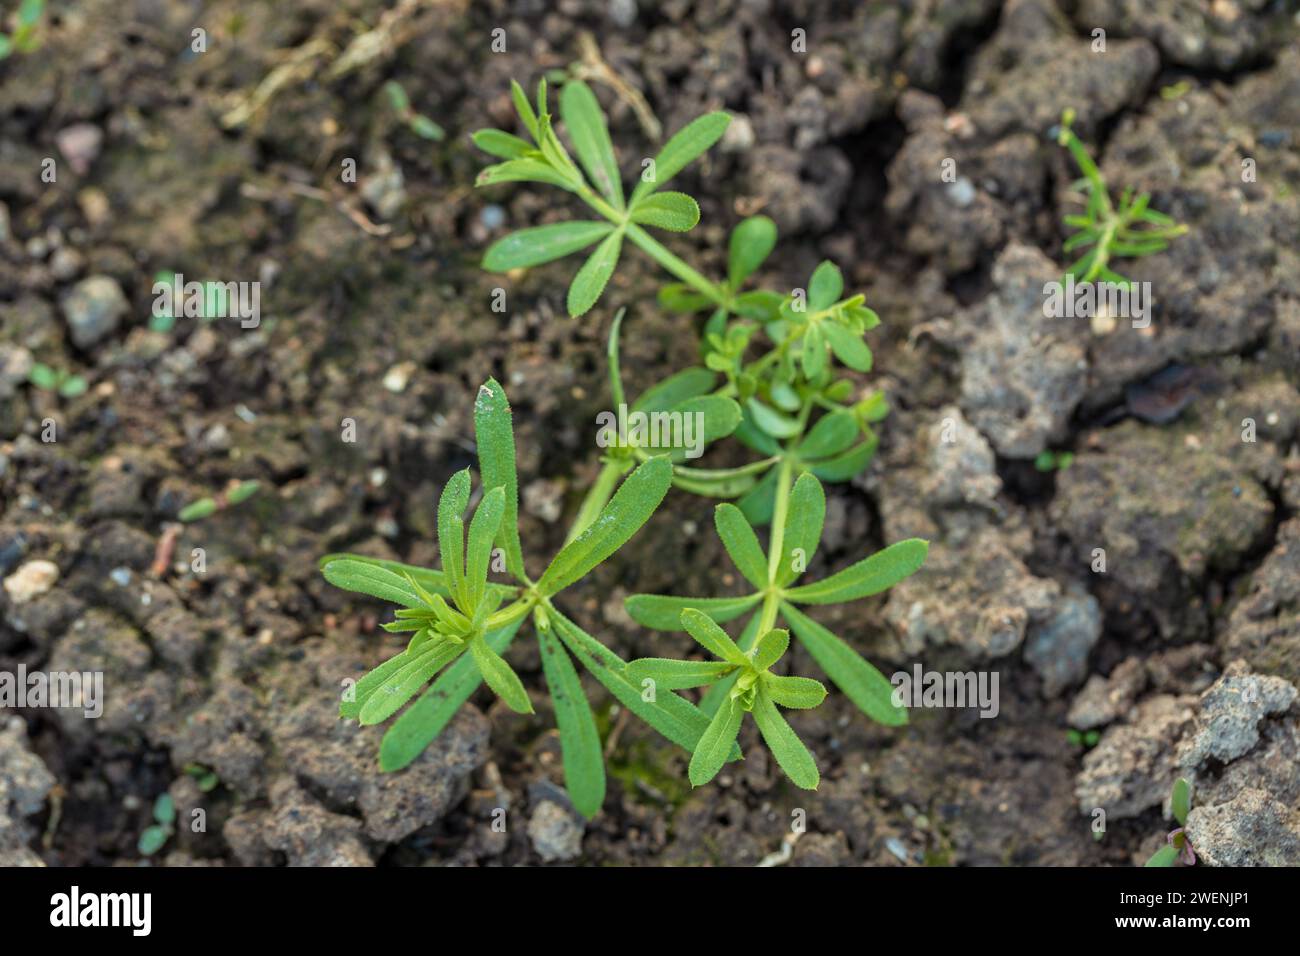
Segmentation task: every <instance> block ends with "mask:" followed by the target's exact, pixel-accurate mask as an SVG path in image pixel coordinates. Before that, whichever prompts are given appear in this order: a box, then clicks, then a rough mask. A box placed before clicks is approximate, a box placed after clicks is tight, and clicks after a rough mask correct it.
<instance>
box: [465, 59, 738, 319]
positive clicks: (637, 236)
mask: <svg viewBox="0 0 1300 956" xmlns="http://www.w3.org/2000/svg"><path fill="white" fill-rule="evenodd" d="M511 96H512V99H513V100H514V104H515V111H516V112H517V113H518V114H519V119H520V122H521V123H522V124H523V127H524V131H525V132H526V133H527V134H528V136H529V138H530V140H531V142H530V141H529V140H526V139H523V138H521V137H519V136H515V135H514V134H512V133H507V132H504V131H502V130H496V129H485V130H479V131H478V132H476V133H474V135H473V140H474V144H475V145H476V146H478V148H479V149H481V150H483V151H484V152H485V153H488V154H489V155H491V156H494V157H496V158H497V159H500V160H502V162H500V163H497V164H495V165H493V166H489V167H487V168H486V169H484V170H483V171H482V172H481V173H479V176H478V180H477V185H479V186H490V185H494V184H497V183H505V182H536V183H544V184H547V185H551V186H558V187H559V188H561V189H564V190H566V191H568V192H572V193H575V194H576V195H577V196H578V197H579V198H581V199H582V200H583V201H584V202H585V203H586V204H587V205H588V206H589V207H590V208H591V209H592V210H593V211H594V212H596V213H597V214H598V215H600V216H601V217H602V218H601V219H598V220H569V221H567V222H559V223H552V224H550V225H545V226H536V227H534V228H531V229H523V230H521V231H519V232H516V233H512V234H511V235H509V236H506V237H505V238H503V239H499V240H497V241H496V242H495V243H493V244H492V245H491V246H490V247H489V248H488V250H487V252H486V253H485V254H484V256H483V268H485V269H487V270H488V271H490V272H506V271H509V270H511V269H525V268H531V267H532V266H536V265H541V264H542V263H545V262H551V261H553V260H555V259H560V258H563V257H565V256H568V255H571V254H573V253H575V252H580V251H582V250H583V249H586V248H588V247H589V246H591V245H593V244H596V248H595V250H594V251H593V252H592V253H591V254H590V255H589V256H588V257H587V259H586V261H585V262H584V263H583V264H582V266H581V267H580V268H579V269H578V271H577V273H575V275H574V277H573V281H572V282H571V283H570V285H569V295H568V300H567V308H568V312H569V315H570V316H572V317H574V318H577V317H578V316H581V315H585V314H586V313H587V312H588V311H590V310H591V308H592V307H593V306H594V305H595V304H596V303H597V301H599V299H600V297H601V294H602V293H603V292H604V291H605V287H606V286H607V285H608V283H609V280H610V278H611V277H612V276H613V275H614V271H615V269H616V268H617V266H618V262H619V258H620V256H621V254H622V250H623V242H624V240H627V241H629V242H631V243H632V244H633V245H636V246H638V247H639V248H641V249H642V250H643V251H644V252H646V253H647V254H648V255H650V256H651V258H654V259H656V260H657V261H659V262H660V263H661V264H663V263H664V262H665V261H671V262H674V263H676V264H680V266H681V267H684V268H685V269H686V270H688V272H689V275H688V281H690V282H691V283H692V284H693V285H695V286H697V287H698V288H700V289H702V290H703V292H704V293H705V294H706V295H715V296H716V295H718V294H719V293H718V290H717V288H716V287H715V286H714V285H713V284H712V283H709V282H708V280H706V279H704V278H703V277H702V276H700V275H699V274H698V273H696V272H695V271H694V270H691V269H690V268H689V266H686V265H685V263H682V262H681V261H680V260H678V259H677V258H676V257H675V256H673V255H672V253H670V252H668V250H667V249H665V248H663V246H661V245H660V244H659V243H658V241H657V240H655V239H654V238H653V237H651V235H650V234H649V233H647V232H646V231H645V230H644V229H643V228H642V227H643V226H649V227H651V228H654V229H663V230H666V231H669V232H687V231H689V230H691V229H693V228H694V227H695V224H696V223H698V222H699V221H700V207H699V204H698V203H697V202H696V201H695V200H694V199H692V198H691V197H690V196H688V195H686V194H685V193H680V192H657V190H658V189H659V187H660V186H662V185H664V184H665V183H667V182H668V181H669V180H670V179H672V177H673V176H675V175H676V174H677V173H679V172H680V171H681V170H682V169H684V168H685V167H686V166H688V165H689V164H690V163H692V162H693V161H694V160H696V159H697V158H699V157H700V156H701V155H703V154H704V153H705V152H706V151H707V150H708V149H709V147H711V146H712V145H713V144H714V143H716V142H717V141H718V139H720V138H721V136H722V133H723V132H724V131H725V130H726V127H727V124H728V123H729V122H730V119H731V118H730V117H729V116H727V114H725V113H710V114H708V115H707V116H702V117H700V118H698V119H696V120H694V121H692V122H691V123H689V124H687V126H686V127H685V128H683V129H682V130H681V131H679V132H678V133H677V135H675V136H673V137H672V138H671V139H670V140H669V141H668V142H667V143H666V144H665V145H664V147H663V149H662V150H660V151H659V154H658V155H657V156H656V157H655V158H654V159H653V160H651V161H648V164H647V166H646V171H645V172H644V173H643V174H642V177H641V179H640V181H639V182H638V183H637V185H636V187H635V188H634V189H633V191H632V195H631V197H630V199H627V198H625V195H624V192H623V181H622V176H621V173H620V172H619V166H618V157H617V156H616V154H615V153H614V145H613V143H612V142H611V141H610V138H609V128H608V126H607V125H606V122H605V115H604V113H603V112H602V111H601V109H600V104H599V103H598V102H597V100H596V96H595V94H594V93H592V91H591V89H590V87H588V86H587V85H586V84H585V83H583V82H582V81H581V80H576V79H574V80H568V81H567V82H565V84H564V86H563V88H562V90H561V93H560V118H561V119H562V121H563V123H564V126H565V130H566V132H567V134H568V137H569V140H570V142H571V143H572V145H573V150H574V152H575V153H577V155H578V162H577V163H575V162H574V161H573V159H572V157H571V156H570V154H569V151H568V150H567V149H566V148H565V146H564V143H563V142H562V141H561V140H560V138H559V136H558V135H557V134H556V132H555V128H554V124H553V122H552V117H551V115H550V112H549V107H548V103H547V94H546V81H545V80H542V81H541V82H540V83H539V84H538V88H537V108H536V110H534V109H533V106H532V104H531V103H530V102H529V101H528V98H527V96H525V95H524V91H523V88H522V87H520V86H519V84H518V83H512V84H511ZM579 167H581V168H579Z"/></svg>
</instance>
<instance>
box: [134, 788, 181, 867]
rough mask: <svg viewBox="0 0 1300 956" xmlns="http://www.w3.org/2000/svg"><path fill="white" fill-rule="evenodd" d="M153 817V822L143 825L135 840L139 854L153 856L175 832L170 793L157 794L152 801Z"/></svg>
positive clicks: (174, 807)
mask: <svg viewBox="0 0 1300 956" xmlns="http://www.w3.org/2000/svg"><path fill="white" fill-rule="evenodd" d="M153 818H154V823H153V824H152V825H150V826H147V827H145V828H144V831H143V832H142V833H141V834H140V839H139V840H137V841H136V847H137V849H139V851H140V855H141V856H153V855H154V854H155V853H157V852H158V851H159V850H161V849H162V848H163V847H164V846H165V845H166V843H167V841H168V840H170V839H171V838H172V835H173V834H174V833H175V832H176V805H175V803H173V802H172V798H171V794H169V793H160V794H158V799H156V800H154V802H153Z"/></svg>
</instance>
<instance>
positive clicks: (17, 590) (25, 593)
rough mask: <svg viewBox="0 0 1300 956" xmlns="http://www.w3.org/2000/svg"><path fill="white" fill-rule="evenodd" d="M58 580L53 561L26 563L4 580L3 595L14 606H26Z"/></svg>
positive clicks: (56, 566) (57, 568)
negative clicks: (7, 596) (6, 596)
mask: <svg viewBox="0 0 1300 956" xmlns="http://www.w3.org/2000/svg"><path fill="white" fill-rule="evenodd" d="M58 579H59V566H58V565H57V564H55V563H54V562H53V561H45V560H37V561H28V562H27V563H26V564H24V565H23V566H22V567H20V568H19V569H18V570H17V571H15V572H14V573H13V574H11V575H9V577H7V578H5V584H4V587H5V593H6V594H8V595H9V600H10V601H12V602H13V603H14V604H26V603H27V602H28V601H30V600H32V599H33V598H38V597H40V596H41V595H42V594H44V593H46V592H47V591H49V589H50V588H52V587H54V582H55V581H57V580H58Z"/></svg>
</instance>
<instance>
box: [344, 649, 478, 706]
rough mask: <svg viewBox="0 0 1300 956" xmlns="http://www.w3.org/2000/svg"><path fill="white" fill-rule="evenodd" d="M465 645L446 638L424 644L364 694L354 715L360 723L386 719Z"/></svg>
mask: <svg viewBox="0 0 1300 956" xmlns="http://www.w3.org/2000/svg"><path fill="white" fill-rule="evenodd" d="M464 649H465V647H464V645H463V644H452V643H451V642H449V641H444V642H440V643H438V644H432V645H425V646H424V647H423V648H421V649H420V650H419V651H417V652H416V653H415V654H414V655H413V656H412V658H411V660H410V661H409V662H408V663H406V664H405V665H403V666H402V667H400V668H398V669H397V670H396V671H394V672H393V673H391V674H389V675H388V676H387V677H386V678H385V679H384V681H383V683H381V684H380V685H379V686H378V687H376V688H375V689H374V690H373V691H371V692H370V693H369V694H368V695H367V696H366V702H365V703H364V704H362V705H361V712H360V713H359V714H358V715H357V719H358V720H360V721H361V724H362V725H363V726H369V725H370V724H378V723H382V722H383V721H385V720H387V719H388V718H389V717H391V716H393V714H395V713H397V710H398V708H399V707H401V706H402V705H403V704H405V703H406V702H407V701H408V700H410V699H411V698H412V697H414V696H415V694H416V692H417V691H419V689H420V688H421V687H423V686H424V685H425V684H427V683H428V682H429V680H430V679H431V678H432V677H433V675H434V674H436V673H438V671H440V670H442V668H443V667H445V666H446V665H447V664H449V663H451V662H452V661H453V660H455V659H456V658H457V657H459V656H460V654H461V652H462V651H463V650H464Z"/></svg>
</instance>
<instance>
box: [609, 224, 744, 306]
mask: <svg viewBox="0 0 1300 956" xmlns="http://www.w3.org/2000/svg"><path fill="white" fill-rule="evenodd" d="M627 237H628V239H630V240H631V241H632V242H633V244H635V245H637V246H640V247H641V251H642V252H644V253H645V254H646V255H648V256H649V257H650V258H651V259H653V260H654V261H655V262H657V263H659V265H661V266H663V268H664V269H666V270H667V271H668V272H671V273H672V274H673V275H674V276H676V277H677V278H678V279H681V280H682V281H683V282H685V283H686V284H687V285H688V286H690V287H691V288H692V289H694V290H695V291H696V292H699V293H700V294H701V295H703V296H705V297H706V298H707V299H708V300H709V301H710V302H712V303H714V304H715V305H720V306H723V307H725V306H726V304H727V294H726V292H724V291H723V289H722V287H721V286H719V285H718V284H717V283H716V282H710V281H709V280H708V279H706V278H705V277H704V276H702V275H700V273H699V272H697V271H696V270H695V269H693V268H692V267H691V266H689V265H688V264H687V263H686V262H684V261H683V260H682V259H680V258H678V257H677V256H675V255H673V253H671V252H669V251H668V249H667V247H665V246H664V245H663V244H662V243H660V242H659V240H657V239H655V238H654V237H653V236H651V235H650V233H648V232H646V231H645V230H644V229H642V228H641V227H640V226H638V225H637V224H636V223H631V222H630V223H628V226H627Z"/></svg>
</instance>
